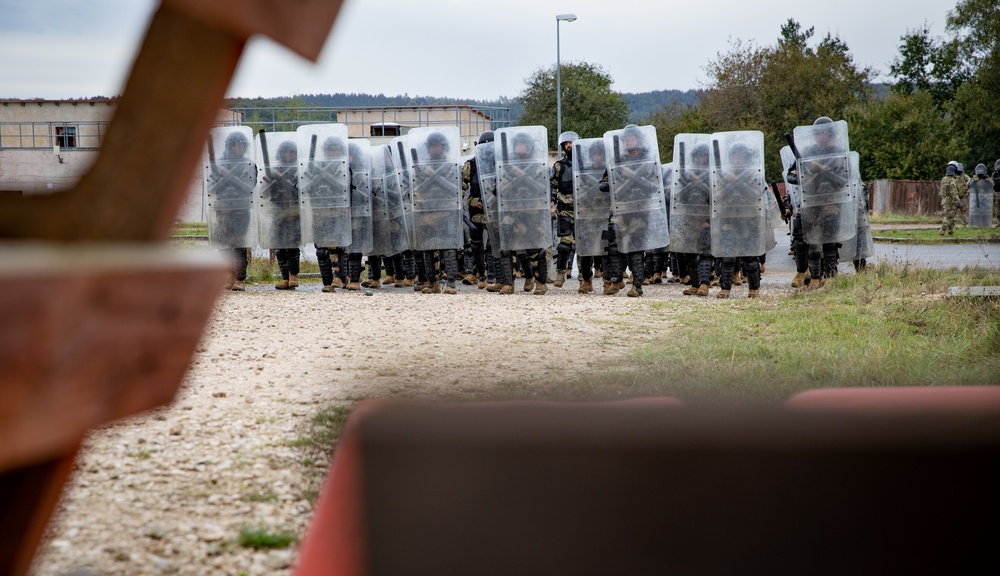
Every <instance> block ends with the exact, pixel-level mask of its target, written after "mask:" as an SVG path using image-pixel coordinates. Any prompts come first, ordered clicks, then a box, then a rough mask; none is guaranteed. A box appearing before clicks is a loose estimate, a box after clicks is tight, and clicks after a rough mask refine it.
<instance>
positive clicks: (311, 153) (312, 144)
mask: <svg viewBox="0 0 1000 576" xmlns="http://www.w3.org/2000/svg"><path fill="white" fill-rule="evenodd" d="M315 159H316V135H315V134H313V135H312V138H311V139H310V140H309V161H310V162H312V161H313V160H315Z"/></svg>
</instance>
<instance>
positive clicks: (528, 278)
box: [517, 250, 535, 292]
mask: <svg viewBox="0 0 1000 576" xmlns="http://www.w3.org/2000/svg"><path fill="white" fill-rule="evenodd" d="M517 263H518V264H520V265H521V275H522V276H524V287H523V290H524V291H525V292H531V291H532V290H534V288H535V268H534V266H532V263H531V257H530V256H529V255H528V253H527V252H525V251H524V250H518V252H517Z"/></svg>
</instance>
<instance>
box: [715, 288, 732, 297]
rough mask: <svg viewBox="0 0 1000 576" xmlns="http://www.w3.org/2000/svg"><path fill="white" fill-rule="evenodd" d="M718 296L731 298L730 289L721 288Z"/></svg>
mask: <svg viewBox="0 0 1000 576" xmlns="http://www.w3.org/2000/svg"><path fill="white" fill-rule="evenodd" d="M715 297H716V298H729V290H725V289H723V290H719V293H718V294H716V295H715Z"/></svg>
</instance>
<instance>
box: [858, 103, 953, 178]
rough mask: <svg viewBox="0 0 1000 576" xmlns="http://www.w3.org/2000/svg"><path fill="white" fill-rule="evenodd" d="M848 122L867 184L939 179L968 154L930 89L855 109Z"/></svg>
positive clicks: (862, 175)
mask: <svg viewBox="0 0 1000 576" xmlns="http://www.w3.org/2000/svg"><path fill="white" fill-rule="evenodd" d="M844 118H845V120H847V122H848V124H849V125H850V130H851V148H853V149H854V150H856V151H857V152H858V154H859V156H860V158H861V177H862V179H864V180H865V181H871V180H878V179H880V178H888V179H892V180H937V179H939V178H941V176H942V175H943V174H944V167H945V165H946V164H947V163H948V161H949V160H954V159H955V158H961V157H963V154H964V152H965V149H964V146H963V144H962V142H961V138H960V135H959V134H958V133H956V131H955V130H953V129H952V126H951V122H950V121H949V120H948V119H947V118H946V117H945V116H944V115H943V114H941V112H940V110H939V109H938V107H937V104H936V103H935V102H934V99H933V97H932V95H931V93H930V92H929V91H927V90H918V91H917V92H915V93H913V94H897V93H892V94H890V95H889V96H888V98H886V99H884V100H879V101H874V102H869V103H867V104H865V105H860V104H859V105H855V106H852V107H851V108H849V109H848V110H847V111H846V113H845V115H844Z"/></svg>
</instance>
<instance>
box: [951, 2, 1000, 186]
mask: <svg viewBox="0 0 1000 576" xmlns="http://www.w3.org/2000/svg"><path fill="white" fill-rule="evenodd" d="M945 29H946V30H947V31H949V32H951V33H952V34H954V36H955V41H956V43H957V52H958V57H959V58H960V60H961V62H962V63H963V65H965V66H968V67H969V81H968V82H966V83H965V84H963V85H962V86H961V87H960V88H959V89H958V91H957V92H956V97H955V107H954V121H955V126H956V128H957V130H958V131H960V133H961V134H962V135H963V137H964V139H965V142H966V144H967V146H968V147H969V154H970V156H971V160H972V161H971V162H965V164H966V165H968V164H970V163H973V162H983V163H987V164H988V163H991V162H992V161H994V160H996V159H997V158H1000V0H960V1H959V2H958V4H957V5H956V6H955V9H954V10H952V11H951V12H949V13H948V19H947V24H946V26H945ZM970 169H971V167H970Z"/></svg>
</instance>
